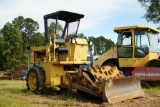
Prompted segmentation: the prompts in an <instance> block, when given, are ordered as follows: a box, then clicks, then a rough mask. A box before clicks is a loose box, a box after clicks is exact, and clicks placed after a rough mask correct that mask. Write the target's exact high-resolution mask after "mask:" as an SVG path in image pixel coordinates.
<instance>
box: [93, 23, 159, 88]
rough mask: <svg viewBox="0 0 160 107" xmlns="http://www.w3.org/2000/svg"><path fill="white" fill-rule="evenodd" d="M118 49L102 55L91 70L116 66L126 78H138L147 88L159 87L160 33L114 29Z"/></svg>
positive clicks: (145, 28) (147, 29)
mask: <svg viewBox="0 0 160 107" xmlns="http://www.w3.org/2000/svg"><path fill="white" fill-rule="evenodd" d="M114 31H115V32H116V33H117V34H118V39H117V44H116V45H117V47H114V48H112V49H110V50H108V51H107V52H106V53H104V54H103V55H101V56H100V57H99V58H98V59H97V60H96V61H95V62H93V66H96V65H99V66H105V65H110V66H117V67H118V68H119V69H120V70H121V71H123V74H124V75H125V76H140V78H141V81H142V82H144V83H145V84H146V85H147V86H149V87H151V86H157V85H159V84H160V38H159V33H160V30H158V29H155V28H152V27H149V26H144V25H134V26H124V27H117V28H114Z"/></svg>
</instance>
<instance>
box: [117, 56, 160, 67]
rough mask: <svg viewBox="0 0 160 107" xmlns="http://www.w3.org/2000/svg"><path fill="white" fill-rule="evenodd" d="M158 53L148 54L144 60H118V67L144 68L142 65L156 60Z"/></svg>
mask: <svg viewBox="0 0 160 107" xmlns="http://www.w3.org/2000/svg"><path fill="white" fill-rule="evenodd" d="M159 55H160V54H159V53H149V54H148V55H147V56H145V57H144V58H119V59H118V60H119V66H120V67H144V65H145V64H146V63H147V62H148V61H150V60H152V59H158V57H159Z"/></svg>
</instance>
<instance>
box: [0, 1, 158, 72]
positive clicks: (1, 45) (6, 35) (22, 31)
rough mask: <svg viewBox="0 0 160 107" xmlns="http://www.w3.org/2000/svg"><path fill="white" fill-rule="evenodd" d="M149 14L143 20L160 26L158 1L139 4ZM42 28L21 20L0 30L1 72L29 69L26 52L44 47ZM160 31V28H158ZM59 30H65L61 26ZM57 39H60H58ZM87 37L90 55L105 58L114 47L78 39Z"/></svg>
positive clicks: (101, 40)
mask: <svg viewBox="0 0 160 107" xmlns="http://www.w3.org/2000/svg"><path fill="white" fill-rule="evenodd" d="M137 1H138V2H139V3H140V4H141V5H142V7H144V8H145V10H146V13H145V14H144V16H143V17H144V18H145V19H146V20H147V21H148V22H153V23H155V24H159V22H160V2H159V0H137ZM53 27H55V24H54V23H52V24H51V25H50V26H49V33H52V32H53ZM38 29H39V24H38V22H37V21H34V20H33V19H31V18H24V17H23V16H18V17H17V18H14V19H13V21H12V22H11V23H10V22H8V23H6V24H5V25H4V27H3V28H2V29H1V30H0V70H6V69H12V70H13V69H27V62H28V55H29V52H28V50H27V49H26V47H27V46H28V45H30V46H41V45H42V44H44V34H43V33H40V32H38ZM159 29H160V26H159ZM58 30H63V28H62V26H61V25H58ZM57 36H58V35H57ZM77 36H78V37H84V38H87V39H88V40H90V41H92V42H93V45H92V46H91V47H90V48H89V53H91V55H97V54H103V53H104V52H105V51H107V50H108V49H110V48H111V47H112V46H114V45H115V44H114V42H113V41H112V40H110V39H106V38H105V37H103V36H99V37H94V36H89V37H86V36H84V34H83V33H80V34H78V35H77Z"/></svg>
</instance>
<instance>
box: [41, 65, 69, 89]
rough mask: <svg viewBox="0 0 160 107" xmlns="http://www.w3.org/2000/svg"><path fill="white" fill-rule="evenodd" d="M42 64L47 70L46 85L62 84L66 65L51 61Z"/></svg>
mask: <svg viewBox="0 0 160 107" xmlns="http://www.w3.org/2000/svg"><path fill="white" fill-rule="evenodd" d="M41 65H42V67H43V68H44V70H45V77H46V85H51V86H53V85H54V86H59V85H60V84H61V79H60V77H61V76H63V75H65V74H66V71H64V67H63V66H64V65H60V64H55V65H53V64H51V63H41Z"/></svg>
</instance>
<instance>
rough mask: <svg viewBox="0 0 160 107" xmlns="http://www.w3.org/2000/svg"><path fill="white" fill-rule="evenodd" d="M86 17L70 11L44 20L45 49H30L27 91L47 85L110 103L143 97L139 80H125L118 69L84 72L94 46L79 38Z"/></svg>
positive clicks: (99, 68) (131, 78)
mask: <svg viewBox="0 0 160 107" xmlns="http://www.w3.org/2000/svg"><path fill="white" fill-rule="evenodd" d="M83 17H84V15H82V14H77V13H72V12H67V11H58V12H55V13H51V14H47V15H45V16H44V24H45V45H43V46H38V47H28V49H29V50H30V53H31V54H30V65H31V66H30V70H29V72H28V76H27V88H28V89H29V90H31V91H33V92H43V90H44V87H45V86H46V85H49V86H58V87H60V89H77V92H79V93H83V94H84V93H88V94H91V95H94V96H97V97H100V98H102V99H103V100H104V101H108V102H110V103H116V102H120V101H124V100H127V99H131V98H136V97H141V96H143V95H144V92H143V91H142V89H141V86H140V79H139V77H127V78H126V77H124V75H123V73H122V72H121V71H119V70H118V69H117V67H115V66H113V67H110V66H103V67H93V68H89V69H87V70H84V69H81V66H82V65H87V64H90V62H88V61H87V54H88V47H89V45H91V42H90V41H87V40H86V39H84V38H77V37H76V34H77V32H78V27H79V23H80V19H81V18H83ZM52 21H54V25H55V26H54V27H53V29H52V31H53V32H51V27H50V25H51V24H53V23H52ZM59 25H62V26H64V28H63V30H60V29H58V26H59Z"/></svg>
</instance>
